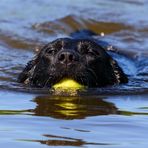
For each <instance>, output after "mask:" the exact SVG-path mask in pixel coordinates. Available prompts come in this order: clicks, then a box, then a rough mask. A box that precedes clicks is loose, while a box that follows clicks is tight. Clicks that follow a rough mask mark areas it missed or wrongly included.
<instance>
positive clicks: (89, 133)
mask: <svg viewBox="0 0 148 148" xmlns="http://www.w3.org/2000/svg"><path fill="white" fill-rule="evenodd" d="M147 8H148V2H147V0H124V1H122V0H118V1H116V0H75V1H70V0H60V1H59V0H54V1H52V0H24V1H22V0H1V2H0V147H7V148H17V147H22V148H23V147H35V148H38V147H41V148H42V147H49V146H51V147H55V146H59V147H66V146H67V147H97V148H98V147H101V148H115V147H117V148H125V147H127V148H139V147H141V148H146V147H148V142H147V139H148V136H147V131H148V17H147V14H148V9H147ZM77 29H90V30H93V31H94V32H96V33H98V34H101V33H102V32H103V33H104V34H105V36H104V37H101V38H102V39H103V40H105V41H107V42H109V43H110V44H112V45H115V46H117V47H118V48H119V49H120V51H122V52H123V53H124V55H125V56H123V55H120V56H116V55H114V56H115V58H116V59H117V60H118V62H119V63H120V65H121V66H122V67H123V69H124V71H125V72H126V74H128V77H129V83H128V84H126V85H120V86H113V87H108V88H101V89H100V88H98V89H95V90H88V91H87V92H81V95H80V96H79V97H78V96H75V97H72V96H71V97H70V96H65V97H64V96H63V97H62V96H61V97H60V96H52V95H51V94H50V93H49V92H48V90H37V89H30V88H25V87H24V86H23V85H21V84H17V83H16V78H17V76H18V74H19V72H20V71H21V70H22V68H23V67H24V65H25V64H26V63H27V61H28V60H30V59H31V58H32V57H33V56H34V54H35V49H38V48H40V47H41V46H43V45H44V44H45V43H47V42H49V41H52V40H53V39H56V38H58V37H65V36H68V35H69V34H70V33H71V32H74V31H75V30H77ZM98 38H99V36H98Z"/></svg>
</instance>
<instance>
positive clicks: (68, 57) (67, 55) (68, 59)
mask: <svg viewBox="0 0 148 148" xmlns="http://www.w3.org/2000/svg"><path fill="white" fill-rule="evenodd" d="M75 59H76V57H75V55H74V53H72V52H69V51H63V52H61V53H60V54H59V56H58V60H59V62H60V63H62V64H71V63H72V62H73V61H75Z"/></svg>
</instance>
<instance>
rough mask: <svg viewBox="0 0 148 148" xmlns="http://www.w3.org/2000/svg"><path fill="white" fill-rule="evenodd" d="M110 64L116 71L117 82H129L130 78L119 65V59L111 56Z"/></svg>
mask: <svg viewBox="0 0 148 148" xmlns="http://www.w3.org/2000/svg"><path fill="white" fill-rule="evenodd" d="M110 64H111V66H112V68H113V71H114V75H115V77H116V80H117V83H118V84H120V83H127V82H128V78H127V76H126V75H125V73H124V72H123V70H122V69H121V67H120V66H119V65H118V63H117V61H116V60H114V59H112V58H110Z"/></svg>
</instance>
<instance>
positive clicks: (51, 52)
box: [47, 49, 55, 54]
mask: <svg viewBox="0 0 148 148" xmlns="http://www.w3.org/2000/svg"><path fill="white" fill-rule="evenodd" d="M47 53H48V54H54V53H55V50H54V49H50V50H48V51H47Z"/></svg>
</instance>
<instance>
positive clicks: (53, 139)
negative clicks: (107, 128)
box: [25, 135, 110, 146]
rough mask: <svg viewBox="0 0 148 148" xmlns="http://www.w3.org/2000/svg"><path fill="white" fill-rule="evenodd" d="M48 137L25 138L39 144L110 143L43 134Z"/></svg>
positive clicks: (82, 144) (78, 144) (76, 144)
mask: <svg viewBox="0 0 148 148" xmlns="http://www.w3.org/2000/svg"><path fill="white" fill-rule="evenodd" d="M44 136H45V137H47V138H49V140H25V141H30V142H40V143H41V144H46V145H48V146H84V145H86V144H87V145H88V144H89V145H90V144H91V145H110V144H107V143H94V142H86V141H83V140H82V139H76V138H70V137H64V136H55V135H44Z"/></svg>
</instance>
